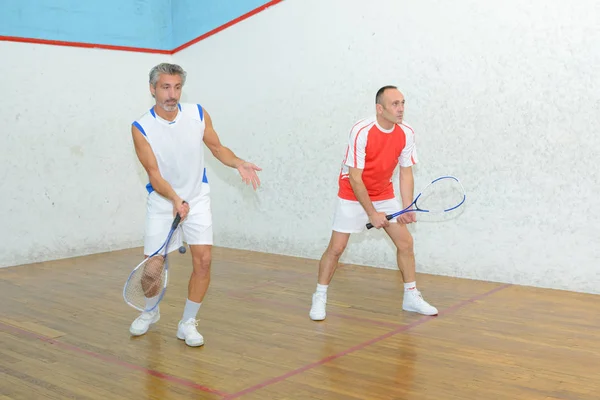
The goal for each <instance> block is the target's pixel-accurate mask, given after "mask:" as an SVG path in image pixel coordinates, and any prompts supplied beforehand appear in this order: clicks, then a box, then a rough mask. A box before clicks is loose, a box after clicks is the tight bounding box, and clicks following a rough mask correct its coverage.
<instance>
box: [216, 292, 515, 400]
mask: <svg viewBox="0 0 600 400" xmlns="http://www.w3.org/2000/svg"><path fill="white" fill-rule="evenodd" d="M509 286H512V285H510V284H504V285H501V286H498V287H496V288H494V289H492V290H490V291H488V292H485V293H482V294H480V295H477V296H473V297H471V298H470V299H467V300H464V301H461V302H460V303H458V304H455V305H454V306H451V307H449V308H447V309H445V310H443V311H441V312H440V313H439V315H446V314H450V313H452V312H454V311H456V310H458V309H460V308H462V307H464V306H465V305H467V304H470V303H473V302H475V301H477V300H480V299H482V298H484V297H487V296H490V295H492V294H494V293H496V292H498V291H500V290H502V289H506V288H507V287H509ZM434 318H436V317H422V318H420V319H418V320H416V321H414V322H412V323H410V324H408V325H403V326H401V327H399V328H397V329H395V330H393V331H390V332H388V333H386V334H383V335H381V336H379V337H376V338H374V339H371V340H368V341H366V342H363V343H359V344H357V345H356V346H353V347H350V348H349V349H346V350H343V351H341V352H339V353H336V354H333V355H331V356H329V357H325V358H323V359H321V360H319V361H316V362H313V363H310V364H307V365H305V366H303V367H300V368H298V369H295V370H293V371H290V372H287V373H285V374H283V375H279V376H277V377H275V378H271V379H267V380H266V381H264V382H261V383H259V384H256V385H254V386H251V387H249V388H246V389H244V390H241V391H239V392H237V393H233V394H231V395H229V396H225V399H235V398H238V397H240V396H243V395H246V394H249V393H252V392H255V391H257V390H258V389H262V388H264V387H267V386H270V385H273V384H275V383H279V382H282V381H284V380H286V379H288V378H290V377H292V376H294V375H298V374H300V373H302V372H305V371H308V370H310V369H312V368H314V367H318V366H319V365H323V364H325V363H328V362H329V361H332V360H335V359H336V358H340V357H343V356H345V355H348V354H350V353H353V352H355V351H357V350H361V349H364V348H365V347H367V346H370V345H372V344H375V343H377V342H381V341H382V340H385V339H387V338H389V337H391V336H394V335H396V334H398V333H401V332H406V331H408V330H410V329H412V328H414V327H416V326H419V325H422V324H424V323H426V322H427V321H430V320H432V319H434Z"/></svg>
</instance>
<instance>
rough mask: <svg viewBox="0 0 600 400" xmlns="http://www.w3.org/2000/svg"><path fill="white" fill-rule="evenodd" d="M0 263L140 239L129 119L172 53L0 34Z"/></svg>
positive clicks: (147, 100)
mask: <svg viewBox="0 0 600 400" xmlns="http://www.w3.org/2000/svg"><path fill="white" fill-rule="evenodd" d="M0 54H2V62H1V63H0V75H1V76H2V77H3V84H2V89H3V90H2V95H1V96H0V121H1V124H0V160H1V161H0V167H1V168H0V196H1V197H0V199H1V204H2V207H0V221H2V222H1V225H0V247H1V249H0V266H2V267H5V266H11V265H19V264H25V263H32V262H39V261H45V260H50V259H57V258H65V257H71V256H76V255H83V254H90V253H97V252H103V251H110V250H115V249H121V248H129V247H134V246H140V245H141V244H142V233H143V221H144V219H143V218H144V212H145V209H144V201H145V188H144V185H145V184H146V183H147V177H146V174H145V172H144V171H143V169H142V168H141V166H140V165H139V163H138V162H137V159H136V156H135V151H134V150H133V145H132V141H131V133H130V125H131V122H132V121H133V120H134V119H135V118H136V117H137V116H139V115H141V114H142V113H143V112H145V111H146V110H147V109H148V108H150V107H151V105H152V104H153V101H152V100H153V99H152V97H151V95H150V93H149V92H148V84H147V82H148V72H149V70H150V68H151V67H152V66H153V65H154V64H156V63H159V62H161V61H164V60H167V61H168V60H170V59H171V56H161V55H154V54H140V53H129V52H122V51H108V50H97V49H81V48H71V47H60V46H45V45H37V44H24V43H11V42H0Z"/></svg>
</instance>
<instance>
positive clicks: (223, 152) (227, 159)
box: [213, 146, 244, 168]
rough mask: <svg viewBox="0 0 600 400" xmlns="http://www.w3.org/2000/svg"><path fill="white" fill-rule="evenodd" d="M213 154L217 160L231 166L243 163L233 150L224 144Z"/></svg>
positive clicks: (234, 166) (235, 166)
mask: <svg viewBox="0 0 600 400" xmlns="http://www.w3.org/2000/svg"><path fill="white" fill-rule="evenodd" d="M213 155H214V156H215V158H216V159H217V160H219V161H221V162H222V163H223V164H224V165H227V166H228V167H231V168H237V167H239V166H240V165H242V164H243V163H244V160H242V159H241V158H239V157H238V156H236V155H235V154H234V153H233V151H231V150H230V149H229V148H227V147H225V146H221V147H220V148H219V149H218V150H216V151H215V152H214V153H213Z"/></svg>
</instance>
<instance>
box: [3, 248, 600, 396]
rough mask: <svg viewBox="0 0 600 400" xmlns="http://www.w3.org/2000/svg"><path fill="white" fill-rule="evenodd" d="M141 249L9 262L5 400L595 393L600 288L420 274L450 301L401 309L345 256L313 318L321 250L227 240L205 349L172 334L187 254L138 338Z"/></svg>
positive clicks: (434, 293)
mask: <svg viewBox="0 0 600 400" xmlns="http://www.w3.org/2000/svg"><path fill="white" fill-rule="evenodd" d="M140 255H141V250H140V249H133V250H126V251H118V252H112V253H107V254H98V255H93V256H88V257H80V258H74V259H68V260H60V261H55V262H47V263H41V264H34V265H28V266H22V267H14V268H4V269H0V293H1V295H2V298H1V303H0V373H1V374H0V399H27V400H37V399H61V400H62V399H103V400H104V399H115V400H116V399H185V400H189V399H223V398H225V399H234V398H240V399H260V400H265V399H336V400H337V399H349V400H351V399H369V400H377V399H382V400H383V399H414V400H419V399H432V400H434V399H435V400H446V399H447V400H452V399H457V400H458V399H461V400H465V399H477V400H492V399H506V400H509V399H510V400H515V399H543V400H550V399H553V400H556V399H578V400H583V399H599V398H600V317H599V315H600V301H599V300H600V298H599V297H598V296H593V295H584V294H576V293H569V292H561V291H553V290H542V289H534V288H527V287H518V286H510V285H502V284H497V283H488V282H480V281H469V280H461V279H452V278H447V277H439V276H430V275H422V274H421V275H419V276H418V281H417V282H418V285H419V288H420V289H421V290H422V292H423V293H424V296H425V298H426V299H428V300H429V301H430V302H431V303H433V304H434V305H435V306H437V307H438V309H439V310H440V311H441V313H440V315H439V316H437V317H423V316H420V315H417V314H414V313H406V312H403V311H402V310H401V302H402V292H401V288H402V281H401V277H400V274H399V273H398V272H396V271H390V270H383V269H374V268H368V267H360V266H352V265H343V266H342V267H341V268H340V269H339V270H338V272H337V273H336V276H335V279H334V282H333V284H332V285H331V287H330V291H329V304H328V316H327V320H325V321H323V322H313V321H311V320H310V319H309V318H308V310H309V307H310V298H311V293H312V292H313V290H314V288H315V284H316V262H314V261H311V260H304V259H300V258H292V257H283V256H276V255H269V254H261V253H252V252H247V251H238V250H230V249H218V248H217V249H215V251H214V263H213V275H212V277H213V278H212V283H211V287H210V290H209V293H208V296H207V298H206V299H205V302H204V304H203V305H202V308H201V310H200V313H199V318H200V319H201V320H200V325H199V331H200V332H201V333H202V334H203V335H204V337H205V345H204V346H203V347H201V348H190V347H187V346H186V345H185V343H184V342H182V341H180V340H178V339H177V338H176V337H175V332H176V324H177V321H178V320H179V319H180V317H181V313H182V311H183V305H184V302H185V297H186V290H187V279H188V276H189V272H190V254H189V252H188V253H186V254H185V255H180V254H179V253H174V254H173V256H172V258H171V280H170V286H169V289H168V291H167V297H166V299H165V300H164V301H163V303H162V305H161V320H160V321H159V322H158V323H157V324H155V325H153V326H152V327H151V329H150V331H149V332H148V333H147V334H146V335H145V336H142V337H138V338H131V337H130V335H129V331H128V329H129V325H130V323H131V321H132V320H133V319H134V318H135V317H136V316H137V312H136V311H135V310H133V309H131V308H129V307H128V306H126V305H125V303H124V302H123V300H122V297H121V290H122V285H123V282H124V280H125V279H126V277H127V275H128V274H129V272H130V270H131V268H132V266H133V265H135V264H137V263H138V262H139V259H140Z"/></svg>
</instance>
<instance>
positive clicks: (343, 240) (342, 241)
mask: <svg viewBox="0 0 600 400" xmlns="http://www.w3.org/2000/svg"><path fill="white" fill-rule="evenodd" d="M347 244H348V239H347V237H338V236H337V235H336V234H334V236H333V237H332V238H331V242H330V243H329V247H328V248H327V252H328V253H329V254H330V255H331V256H333V257H335V258H340V257H341V256H342V254H343V253H344V250H346V245H347Z"/></svg>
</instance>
